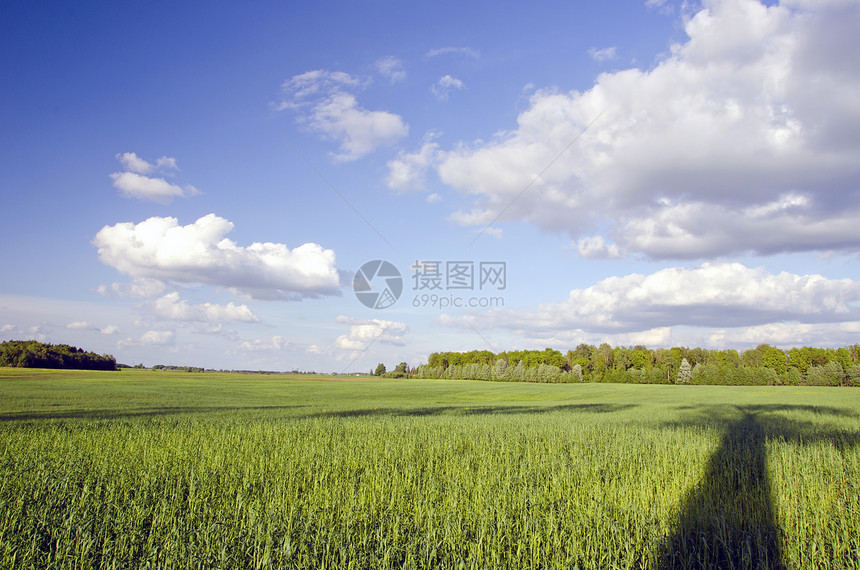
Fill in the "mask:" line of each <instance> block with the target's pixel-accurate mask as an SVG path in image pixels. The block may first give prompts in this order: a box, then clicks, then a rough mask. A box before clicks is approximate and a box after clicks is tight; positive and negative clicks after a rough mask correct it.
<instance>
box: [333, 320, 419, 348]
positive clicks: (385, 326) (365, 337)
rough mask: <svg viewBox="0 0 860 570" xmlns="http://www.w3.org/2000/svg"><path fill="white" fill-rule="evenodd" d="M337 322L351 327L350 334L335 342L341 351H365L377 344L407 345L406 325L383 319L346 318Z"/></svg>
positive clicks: (340, 337)
mask: <svg viewBox="0 0 860 570" xmlns="http://www.w3.org/2000/svg"><path fill="white" fill-rule="evenodd" d="M337 322H338V323H341V324H347V325H350V327H349V333H348V334H345V335H341V336H339V337H338V338H337V340H336V341H335V346H337V348H340V349H344V350H365V349H367V348H368V347H369V346H370V345H371V344H373V343H376V342H380V343H383V344H393V345H397V346H403V345H405V344H406V341H405V340H404V339H403V335H404V334H405V333H406V331H407V326H406V323H401V322H398V321H385V320H381V319H368V320H361V319H354V318H351V317H344V316H340V317H338V318H337Z"/></svg>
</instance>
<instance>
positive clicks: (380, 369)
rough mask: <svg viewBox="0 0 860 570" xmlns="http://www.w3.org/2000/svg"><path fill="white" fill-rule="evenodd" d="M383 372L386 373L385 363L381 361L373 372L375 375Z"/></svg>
mask: <svg viewBox="0 0 860 570" xmlns="http://www.w3.org/2000/svg"><path fill="white" fill-rule="evenodd" d="M383 374H385V365H384V364H383V363H381V362H380V363H379V364H377V365H376V370H375V371H374V372H373V375H374V376H382V375H383Z"/></svg>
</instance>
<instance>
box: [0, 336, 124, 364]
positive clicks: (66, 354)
mask: <svg viewBox="0 0 860 570" xmlns="http://www.w3.org/2000/svg"><path fill="white" fill-rule="evenodd" d="M0 366H14V367H19V368H73V369H77V370H116V369H117V367H116V358H114V357H113V356H111V355H110V354H96V353H94V352H84V350H83V349H80V348H77V347H74V346H69V345H68V344H45V343H41V342H38V341H35V340H9V341H5V342H0Z"/></svg>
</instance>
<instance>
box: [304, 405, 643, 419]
mask: <svg viewBox="0 0 860 570" xmlns="http://www.w3.org/2000/svg"><path fill="white" fill-rule="evenodd" d="M634 407H636V404H560V405H557V406H480V407H473V406H469V407H464V406H432V407H423V408H372V409H362V410H331V411H324V412H318V413H314V414H308V415H306V416H305V417H308V418H329V417H331V418H358V417H367V416H416V417H420V416H436V415H441V414H451V415H461V416H481V415H505V414H510V415H513V414H545V413H549V412H584V413H593V414H605V413H608V412H620V411H623V410H628V409H630V408H634Z"/></svg>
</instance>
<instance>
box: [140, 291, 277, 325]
mask: <svg viewBox="0 0 860 570" xmlns="http://www.w3.org/2000/svg"><path fill="white" fill-rule="evenodd" d="M152 309H153V311H154V312H155V314H156V315H157V316H159V317H161V318H164V319H171V320H174V321H197V322H205V323H214V322H224V321H233V322H242V323H258V322H260V318H259V317H258V316H257V315H255V314H254V313H253V312H252V311H251V309H249V308H248V306H247V305H236V304H234V303H232V302H230V303H227V304H226V305H217V304H213V303H203V304H200V305H191V304H189V303H188V302H187V301H185V300H183V299H180V298H179V293H177V292H173V293H168V294H167V295H165V296H163V297H161V298H160V299H157V300H155V301H153V303H152Z"/></svg>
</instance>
